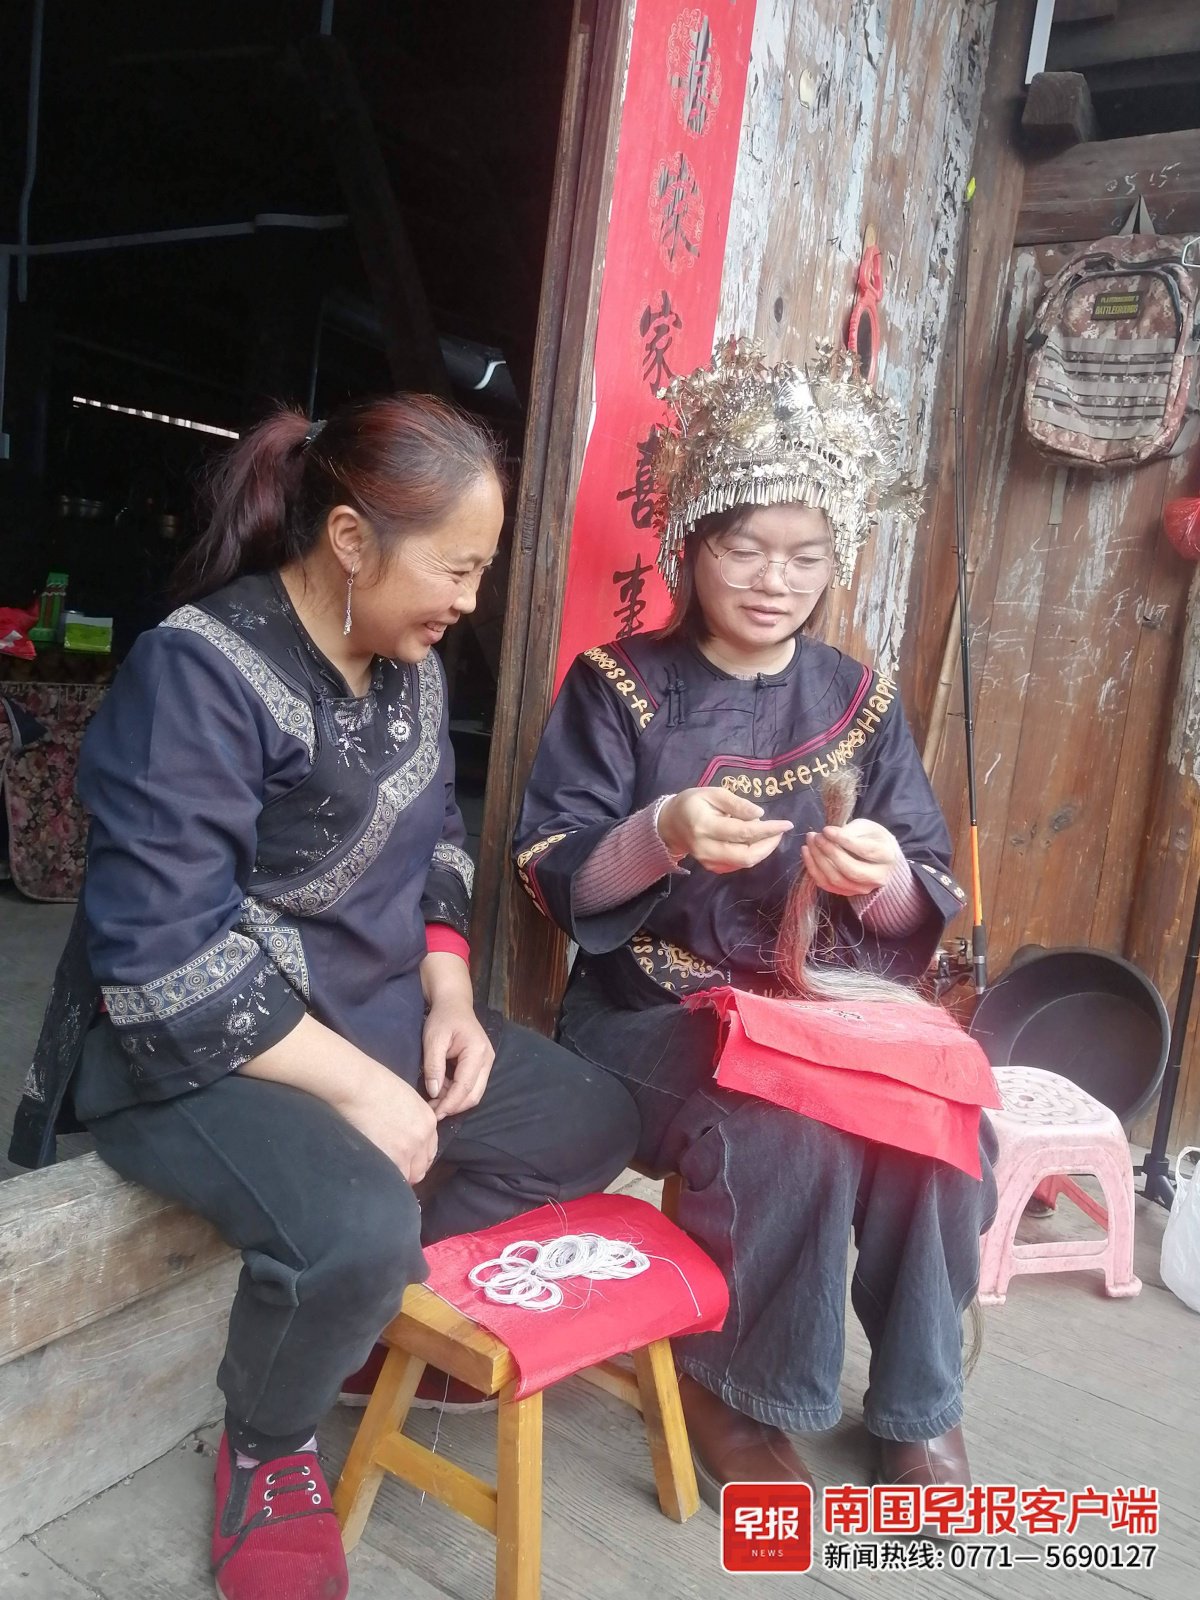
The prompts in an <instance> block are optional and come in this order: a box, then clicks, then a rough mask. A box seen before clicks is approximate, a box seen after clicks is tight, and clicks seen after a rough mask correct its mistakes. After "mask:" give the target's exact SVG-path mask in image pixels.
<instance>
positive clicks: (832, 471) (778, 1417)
mask: <svg viewBox="0 0 1200 1600" xmlns="http://www.w3.org/2000/svg"><path fill="white" fill-rule="evenodd" d="M668 398H669V400H670V401H671V404H672V406H673V409H674V412H675V421H674V425H673V426H672V427H671V428H670V429H668V430H666V431H664V432H663V433H662V434H661V435H660V437H659V441H658V445H657V474H658V485H659V489H660V497H659V502H658V526H659V528H660V530H661V532H662V536H663V546H662V553H661V556H660V564H661V567H662V570H663V573H664V576H665V577H666V578H667V581H668V583H669V584H670V586H671V588H672V590H673V592H674V594H675V609H674V613H673V616H672V619H671V622H670V624H669V625H668V626H667V628H665V629H664V630H662V631H661V632H658V633H653V634H642V635H637V636H635V637H633V638H630V639H626V640H623V641H620V642H614V643H610V644H608V645H606V646H604V647H603V648H599V649H594V650H589V651H587V652H585V653H584V654H583V655H582V656H580V657H579V659H578V660H577V661H576V662H575V664H574V665H573V667H572V668H571V671H570V673H569V674H568V676H567V679H566V681H565V683H564V685H563V689H562V692H561V693H560V695H559V698H558V701H557V703H556V705H555V708H554V711H553V713H552V715H551V718H550V721H549V723H548V725H547V728H546V732H545V734H544V736H543V739H542V744H541V747H540V749H539V752H538V755H537V758H536V761H535V763H534V768H533V772H532V775H531V778H530V783H529V787H528V791H527V793H526V796H525V801H524V806H523V809H522V813H521V817H520V819H519V823H518V828H517V835H516V840H515V858H516V864H517V868H518V872H519V874H520V876H521V880H522V882H523V883H524V885H525V887H526V888H527V890H528V891H529V893H530V894H531V896H532V897H533V899H534V900H535V902H536V903H537V904H538V906H539V907H540V908H541V909H542V910H543V911H544V912H545V914H546V915H547V916H549V917H550V918H551V919H552V920H553V921H555V922H556V923H557V924H558V925H559V926H560V927H561V928H563V929H564V930H565V931H566V932H567V933H568V934H569V935H570V937H571V938H572V939H573V940H575V941H576V942H577V944H578V945H579V951H580V953H579V957H578V960H577V961H576V964H575V967H574V970H573V972H572V977H571V982H570V985H569V988H568V991H567V996H566V999H565V1001H564V1005H563V1011H562V1017H561V1027H560V1037H561V1038H562V1040H563V1041H564V1042H565V1043H567V1044H568V1045H570V1047H571V1048H572V1049H574V1050H575V1051H577V1052H578V1053H579V1054H581V1055H583V1056H585V1057H588V1058H589V1059H591V1060H592V1061H594V1062H596V1063H598V1064H600V1065H601V1066H603V1067H605V1068H606V1069H607V1070H608V1071H610V1072H612V1073H614V1074H615V1075H616V1076H618V1077H619V1078H620V1079H621V1080H622V1081H623V1082H624V1083H625V1084H626V1085H627V1087H628V1088H629V1089H630V1090H631V1091H632V1092H633V1094H634V1096H635V1098H636V1100H637V1103H638V1107H639V1110H640V1113H641V1118H642V1138H641V1144H640V1147H639V1153H640V1155H641V1157H642V1159H643V1160H644V1161H647V1162H650V1163H652V1164H654V1165H657V1166H659V1167H664V1168H673V1169H675V1170H678V1171H679V1172H680V1173H682V1175H683V1178H684V1190H683V1195H682V1198H681V1201H680V1206H679V1221H680V1223H681V1224H682V1226H683V1227H684V1228H685V1229H686V1230H687V1231H688V1232H689V1233H690V1234H692V1236H693V1237H694V1238H695V1239H697V1240H698V1241H699V1242H700V1243H701V1244H702V1245H703V1246H704V1247H705V1248H706V1249H707V1250H708V1251H709V1252H710V1254H711V1255H712V1256H713V1257H714V1259H715V1260H716V1261H717V1262H718V1263H719V1264H720V1265H721V1266H722V1268H723V1270H724V1271H725V1274H726V1277H727V1280H728V1283H729V1289H730V1303H731V1309H730V1314H729V1317H728V1319H727V1322H726V1324H725V1327H724V1328H723V1329H722V1330H721V1331H720V1332H718V1333H712V1334H703V1335H699V1336H695V1337H692V1338H689V1339H685V1340H680V1341H678V1342H677V1346H676V1349H677V1356H678V1361H679V1365H680V1367H681V1369H682V1372H683V1374H684V1380H683V1383H682V1391H683V1394H684V1404H685V1410H686V1414H687V1421H688V1425H689V1431H690V1433H691V1436H692V1441H693V1446H694V1450H695V1453H696V1457H697V1466H698V1468H699V1474H700V1481H701V1487H702V1491H703V1492H704V1493H705V1495H706V1498H708V1499H709V1500H710V1501H714V1502H715V1500H716V1497H717V1496H719V1493H720V1488H721V1486H722V1484H724V1483H726V1482H730V1481H733V1480H735V1479H767V1480H779V1479H784V1480H790V1479H795V1480H803V1479H806V1478H807V1472H806V1469H805V1467H804V1464H803V1462H802V1460H801V1458H800V1456H799V1455H798V1454H797V1452H796V1450H795V1447H794V1446H793V1444H792V1443H791V1441H790V1440H789V1438H788V1437H787V1435H788V1434H789V1433H793V1432H797V1431H806V1430H817V1429H825V1428H829V1427H832V1426H833V1425H834V1423H836V1422H837V1420H838V1418H839V1417H840V1415H841V1402H840V1399H839V1380H840V1377H841V1367H842V1356H843V1348H844V1311H845V1289H846V1262H847V1247H848V1243H849V1240H850V1237H851V1235H853V1237H854V1239H855V1242H856V1244H857V1247H858V1255H857V1262H856V1267H855V1271H854V1276H853V1280H852V1284H851V1299H852V1302H853V1305H854V1309H855V1311H856V1313H857V1315H858V1317H859V1319H860V1321H861V1322H862V1324H863V1327H864V1328H865V1330H866V1333H867V1336H868V1339H869V1341H870V1345H871V1366H870V1377H869V1387H868V1390H867V1393H866V1396H865V1399H864V1406H863V1415H864V1420H865V1422H866V1425H867V1428H868V1430H869V1431H870V1432H871V1434H872V1435H874V1437H875V1440H876V1441H877V1448H876V1461H875V1470H876V1472H877V1474H878V1475H879V1477H880V1478H881V1479H882V1480H883V1481H889V1482H896V1481H903V1482H908V1483H930V1484H931V1483H965V1482H969V1467H968V1463H967V1456H966V1447H965V1443H964V1440H963V1434H962V1428H961V1418H962V1407H963V1400H962V1391H963V1364H962V1327H961V1319H962V1314H963V1311H964V1308H965V1307H966V1306H967V1304H968V1303H969V1302H970V1300H971V1299H972V1297H973V1295H974V1292H975V1287H976V1281H977V1277H978V1256H979V1235H980V1232H981V1231H982V1229H983V1228H985V1227H986V1225H987V1223H988V1221H989V1220H990V1216H991V1213H992V1211H993V1209H994V1205H995V1185H994V1182H993V1179H992V1173H991V1165H990V1158H991V1157H992V1156H994V1153H995V1151H994V1142H993V1138H992V1134H991V1130H990V1128H989V1127H988V1125H987V1123H986V1119H985V1120H984V1122H983V1124H982V1135H981V1144H982V1146H983V1148H982V1150H981V1169H982V1179H976V1178H972V1177H970V1176H968V1175H967V1174H966V1173H964V1172H962V1171H960V1170H957V1169H956V1168H955V1167H953V1166H952V1165H950V1164H949V1163H947V1162H943V1161H940V1160H935V1159H932V1158H930V1157H927V1156H917V1155H913V1154H911V1153H909V1152H906V1151H902V1150H899V1149H896V1148H893V1147H892V1146H890V1145H888V1144H886V1143H882V1142H874V1141H868V1140H865V1139H863V1138H860V1137H857V1136H854V1135H851V1134H848V1133H844V1132H841V1131H839V1130H838V1129H835V1128H833V1127H830V1126H828V1125H827V1124H825V1123H823V1122H818V1121H815V1120H813V1119H810V1118H808V1117H803V1116H800V1115H798V1114H796V1113H795V1112H793V1111H789V1110H784V1109H781V1108H779V1107H777V1106H775V1105H771V1104H768V1103H767V1102H765V1101H763V1100H759V1099H757V1098H753V1097H751V1096H748V1095H744V1094H738V1093H733V1092H730V1091H728V1090H724V1089H721V1088H719V1087H718V1086H717V1085H716V1084H715V1083H714V1082H713V1077H712V1074H713V1059H714V1049H715V1045H716V1038H717V1022H716V1018H715V1016H714V1014H713V1013H712V1012H711V1011H709V1010H707V1009H700V1010H695V1009H690V1008H685V1007H684V1006H683V1005H682V1004H681V1003H680V1002H681V1001H682V1000H684V999H685V998H687V997H688V996H692V995H695V994H698V993H702V992H703V991H704V990H706V989H710V988H713V987H715V986H718V985H722V984H733V985H735V986H736V987H739V988H743V989H751V990H759V991H763V990H771V989H773V988H775V987H776V986H777V978H776V972H775V942H776V937H777V935H778V931H779V923H780V915H781V912H782V909H783V905H784V902H785V898H786V895H787V891H788V888H789V885H790V884H791V882H792V880H793V879H794V877H795V876H796V874H797V873H798V872H799V871H800V870H801V869H803V870H805V871H807V872H808V873H809V874H811V876H812V878H813V879H814V880H815V882H816V883H817V884H818V886H819V887H820V889H821V891H822V899H823V901H824V906H825V909H826V911H827V916H828V929H827V931H828V938H827V941H826V946H825V948H824V950H823V952H821V955H822V956H823V959H825V960H826V961H829V962H833V963H835V964H838V965H840V966H841V967H842V968H844V969H846V970H847V971H854V970H863V969H869V970H872V971H875V972H881V973H885V974H887V975H888V976H889V977H892V978H900V979H913V978H916V977H918V976H919V975H920V974H921V973H922V972H923V971H924V970H925V968H926V967H927V966H928V964H929V961H930V959H931V957H932V955H933V952H934V951H935V949H936V947H937V943H938V940H939V938H940V937H941V935H942V932H943V930H944V927H945V925H946V922H947V921H948V920H949V918H950V917H952V916H954V915H956V914H957V912H958V911H959V910H961V908H962V903H963V898H964V897H963V892H962V890H961V889H960V888H959V887H958V885H957V884H956V883H955V882H954V880H953V878H952V877H951V875H950V872H949V870H948V869H949V858H950V840H949V836H948V834H947V831H946V826H945V822H944V820H943V818H942V815H941V812H940V810H939V809H938V805H937V802H936V800H935V799H934V796H933V794H932V792H931V790H930V787H929V784H928V782H927V780H926V777H925V774H924V772H923V770H922V768H921V763H920V761H919V759H918V757H917V753H916V750H915V747H914V745H913V741H912V737H911V734H910V733H909V731H908V727H907V725H906V723H905V720H904V716H903V713H902V711H901V708H900V705H899V701H898V699H897V697H896V690H895V687H894V685H893V684H891V683H890V682H889V681H888V680H887V679H885V678H883V677H881V676H879V675H878V674H876V673H875V672H873V671H872V670H871V669H870V668H868V667H865V666H863V665H861V664H860V663H858V662H855V661H852V660H851V659H849V658H848V657H847V656H845V655H843V654H842V653H841V652H840V651H838V650H835V649H833V648H831V647H830V646H828V645H825V644H823V643H821V642H820V638H819V627H820V620H821V615H822V612H823V610H824V605H825V594H826V590H827V588H828V586H829V585H830V583H832V582H839V581H840V582H842V583H847V582H849V580H850V577H851V575H852V572H853V567H854V559H855V556H856V554H857V551H858V549H859V548H860V546H861V544H862V542H863V541H864V539H865V538H866V535H867V529H868V525H869V522H870V519H871V516H872V514H873V511H874V509H875V508H877V507H878V506H879V505H881V504H891V505H892V506H894V507H896V508H897V509H898V510H900V511H902V512H904V511H907V512H908V513H909V514H911V513H912V511H913V509H914V501H915V497H914V496H913V495H912V494H911V492H910V491H909V490H908V489H907V487H906V486H904V485H900V484H899V483H898V479H899V472H898V467H897V459H896V449H895V443H894V440H895V425H894V418H893V417H892V416H891V415H890V413H889V411H888V409H887V407H886V406H885V405H884V404H883V403H882V402H880V401H878V400H877V398H876V397H875V396H874V395H873V394H872V393H871V391H870V390H869V389H867V387H866V386H865V385H864V384H863V383H862V381H861V380H860V379H859V377H858V374H857V372H856V371H854V370H853V367H852V365H851V364H850V363H849V362H848V361H847V360H845V359H844V358H843V357H841V356H840V355H839V354H836V353H834V352H832V351H825V352H822V353H821V354H820V355H819V356H818V358H817V359H816V360H814V362H813V363H812V364H810V366H809V367H808V369H807V370H806V371H800V370H798V369H796V368H793V367H788V366H779V367H773V368H769V367H766V366H764V365H763V363H762V361H761V358H760V356H759V355H758V352H757V351H756V350H754V349H753V347H750V346H746V345H742V344H730V345H728V346H726V347H724V348H723V349H722V350H720V351H718V353H717V355H716V357H715V358H714V362H713V365H712V366H711V367H709V368H705V369H702V370H701V371H699V372H697V373H694V374H693V375H692V376H691V377H689V378H687V379H684V380H676V382H675V384H674V385H673V386H672V388H671V390H670V391H669V392H668ZM847 767H850V768H854V769H855V770H856V772H857V774H858V785H859V798H858V802H857V808H856V812H855V815H854V817H853V819H852V820H851V821H850V822H849V823H848V824H847V825H846V826H844V827H840V828H838V827H829V826H826V825H825V818H824V814H823V810H822V804H821V799H820V786H821V783H822V781H823V780H824V778H825V777H827V776H828V775H829V774H830V773H834V772H838V771H840V770H843V769H845V768H847Z"/></svg>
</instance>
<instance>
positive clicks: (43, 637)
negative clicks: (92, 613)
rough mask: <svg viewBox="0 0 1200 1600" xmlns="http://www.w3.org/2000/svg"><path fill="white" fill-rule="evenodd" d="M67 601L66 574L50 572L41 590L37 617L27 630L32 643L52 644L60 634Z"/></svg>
mask: <svg viewBox="0 0 1200 1600" xmlns="http://www.w3.org/2000/svg"><path fill="white" fill-rule="evenodd" d="M66 603H67V574H66V573H65V572H52V573H50V575H49V576H48V577H47V579H46V587H45V588H44V589H43V590H42V598H41V606H40V609H39V612H38V619H37V621H36V622H35V623H34V625H33V627H32V628H30V630H29V638H30V641H31V642H32V643H33V644H42V645H45V644H54V643H55V642H56V641H57V640H58V639H59V638H60V637H61V634H62V629H63V611H64V610H65V608H66Z"/></svg>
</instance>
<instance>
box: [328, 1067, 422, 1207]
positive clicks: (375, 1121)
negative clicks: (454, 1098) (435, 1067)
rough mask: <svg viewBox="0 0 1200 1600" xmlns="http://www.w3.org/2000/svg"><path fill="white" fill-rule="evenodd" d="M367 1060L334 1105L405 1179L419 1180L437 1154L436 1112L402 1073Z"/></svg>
mask: <svg viewBox="0 0 1200 1600" xmlns="http://www.w3.org/2000/svg"><path fill="white" fill-rule="evenodd" d="M370 1065H371V1070H367V1071H365V1072H363V1073H362V1074H361V1075H359V1077H358V1078H357V1079H356V1082H355V1084H354V1086H353V1087H352V1088H351V1089H350V1090H349V1092H348V1093H346V1094H345V1095H343V1096H341V1097H339V1098H338V1100H337V1102H336V1105H337V1109H338V1110H339V1111H340V1112H341V1114H342V1116H343V1117H345V1119H346V1121H347V1122H348V1123H350V1125H351V1127H354V1128H357V1129H358V1131H359V1133H362V1134H365V1135H366V1136H367V1138H368V1139H370V1141H371V1143H372V1144H374V1145H378V1146H379V1148H380V1149H381V1150H382V1151H383V1153H384V1155H385V1156H389V1157H390V1158H391V1160H392V1161H394V1162H395V1164H396V1166H397V1167H399V1169H400V1171H401V1172H402V1173H403V1174H404V1176H405V1178H407V1180H408V1181H409V1183H419V1182H420V1181H421V1179H422V1178H423V1177H424V1176H425V1174H426V1173H427V1172H428V1171H429V1169H430V1167H431V1166H432V1165H433V1163H434V1161H435V1160H436V1158H437V1150H438V1122H437V1117H436V1116H435V1115H434V1112H433V1108H432V1107H431V1106H430V1105H429V1104H428V1102H427V1101H425V1100H423V1099H422V1098H421V1096H420V1095H419V1094H418V1093H417V1091H416V1090H415V1089H413V1088H411V1087H410V1086H409V1085H408V1084H407V1083H405V1081H404V1079H403V1078H398V1077H397V1076H396V1074H395V1073H394V1072H389V1071H388V1069H387V1068H386V1067H384V1066H380V1065H379V1064H378V1063H377V1062H372V1063H371V1064H370Z"/></svg>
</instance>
